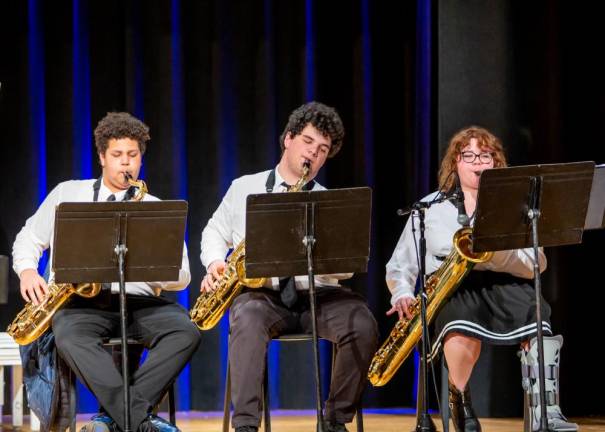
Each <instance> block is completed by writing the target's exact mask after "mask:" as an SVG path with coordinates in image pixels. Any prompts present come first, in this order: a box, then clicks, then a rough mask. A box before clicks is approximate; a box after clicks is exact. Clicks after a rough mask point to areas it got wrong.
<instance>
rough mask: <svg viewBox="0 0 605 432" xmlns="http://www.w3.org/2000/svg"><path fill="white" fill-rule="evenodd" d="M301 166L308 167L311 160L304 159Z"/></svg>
mask: <svg viewBox="0 0 605 432" xmlns="http://www.w3.org/2000/svg"><path fill="white" fill-rule="evenodd" d="M303 167H305V168H307V169H310V168H311V161H310V160H309V159H305V161H304V162H303Z"/></svg>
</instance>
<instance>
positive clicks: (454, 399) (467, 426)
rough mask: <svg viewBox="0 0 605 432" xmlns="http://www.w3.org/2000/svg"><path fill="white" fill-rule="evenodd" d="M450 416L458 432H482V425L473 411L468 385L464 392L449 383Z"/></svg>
mask: <svg viewBox="0 0 605 432" xmlns="http://www.w3.org/2000/svg"><path fill="white" fill-rule="evenodd" d="M448 387H449V392H448V393H449V405H450V415H451V416H452V422H453V423H454V428H455V429H456V432H481V424H480V423H479V420H478V419H477V416H476V415H475V411H473V404H472V402H471V392H470V390H469V388H468V385H467V386H466V388H465V389H464V391H463V392H461V391H460V390H458V389H457V388H456V386H454V385H453V384H452V383H451V382H450V383H449V386H448Z"/></svg>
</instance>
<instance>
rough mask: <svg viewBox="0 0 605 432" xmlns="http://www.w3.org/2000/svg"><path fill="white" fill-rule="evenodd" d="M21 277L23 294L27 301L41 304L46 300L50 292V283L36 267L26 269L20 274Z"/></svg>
mask: <svg viewBox="0 0 605 432" xmlns="http://www.w3.org/2000/svg"><path fill="white" fill-rule="evenodd" d="M19 279H21V283H20V285H21V296H22V297H23V298H24V299H25V301H26V302H32V303H33V304H34V305H36V306H37V305H39V304H40V303H42V302H43V301H44V298H45V297H46V295H47V294H48V285H46V281H45V280H44V279H43V278H42V277H41V276H40V275H39V274H38V271H37V270H35V269H26V270H23V271H22V272H21V274H20V275H19Z"/></svg>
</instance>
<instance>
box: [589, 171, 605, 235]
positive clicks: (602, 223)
mask: <svg viewBox="0 0 605 432" xmlns="http://www.w3.org/2000/svg"><path fill="white" fill-rule="evenodd" d="M602 228H605V164H604V165H597V166H596V167H595V171H594V178H593V179H592V190H591V191H590V199H589V201H588V210H587V212H586V223H585V224H584V230H592V229H602Z"/></svg>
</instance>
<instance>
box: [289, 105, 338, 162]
mask: <svg viewBox="0 0 605 432" xmlns="http://www.w3.org/2000/svg"><path fill="white" fill-rule="evenodd" d="M308 124H311V125H312V126H313V127H315V128H316V129H317V130H318V131H319V132H320V133H321V134H322V135H323V136H325V137H326V138H330V139H331V140H332V146H331V147H330V152H329V153H328V157H329V158H331V157H333V156H334V155H336V153H338V151H339V150H340V148H341V147H342V142H343V138H344V136H345V129H344V126H343V125H342V120H341V119H340V116H339V115H338V113H337V112H336V110H335V109H334V108H332V107H329V106H327V105H324V104H322V103H320V102H308V103H306V104H304V105H301V106H299V107H298V108H296V109H295V110H294V111H292V114H290V117H289V118H288V124H287V125H286V127H285V128H284V131H283V132H282V134H281V136H280V137H279V144H280V146H281V150H282V153H283V151H284V150H285V147H284V139H285V138H286V135H287V134H288V132H290V134H291V136H292V137H295V136H296V135H298V134H300V133H301V132H302V130H303V129H304V128H305V127H306V126H307V125H308Z"/></svg>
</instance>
